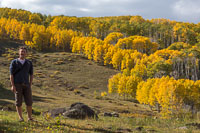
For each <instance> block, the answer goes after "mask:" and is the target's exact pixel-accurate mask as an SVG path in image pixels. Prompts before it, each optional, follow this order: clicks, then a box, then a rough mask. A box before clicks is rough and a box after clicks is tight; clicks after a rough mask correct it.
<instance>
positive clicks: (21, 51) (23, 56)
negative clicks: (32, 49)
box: [19, 49, 26, 58]
mask: <svg viewBox="0 0 200 133" xmlns="http://www.w3.org/2000/svg"><path fill="white" fill-rule="evenodd" d="M19 57H20V58H25V57H26V50H25V49H20V50H19Z"/></svg>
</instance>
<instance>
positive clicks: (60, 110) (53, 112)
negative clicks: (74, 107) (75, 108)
mask: <svg viewBox="0 0 200 133" xmlns="http://www.w3.org/2000/svg"><path fill="white" fill-rule="evenodd" d="M65 111H66V108H56V109H52V110H49V111H48V113H49V114H50V116H51V117H56V116H59V115H60V114H61V115H62V113H64V112H65Z"/></svg>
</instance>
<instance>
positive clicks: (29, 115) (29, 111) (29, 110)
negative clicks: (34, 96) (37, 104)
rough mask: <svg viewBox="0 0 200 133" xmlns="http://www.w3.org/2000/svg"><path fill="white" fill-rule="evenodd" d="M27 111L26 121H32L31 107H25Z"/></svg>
mask: <svg viewBox="0 0 200 133" xmlns="http://www.w3.org/2000/svg"><path fill="white" fill-rule="evenodd" d="M26 109H27V114H28V119H29V120H31V119H32V106H26Z"/></svg>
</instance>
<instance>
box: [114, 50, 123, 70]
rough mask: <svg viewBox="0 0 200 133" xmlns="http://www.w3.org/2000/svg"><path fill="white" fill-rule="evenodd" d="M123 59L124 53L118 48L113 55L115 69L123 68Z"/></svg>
mask: <svg viewBox="0 0 200 133" xmlns="http://www.w3.org/2000/svg"><path fill="white" fill-rule="evenodd" d="M122 60H123V53H122V50H121V49H118V50H117V51H116V52H115V53H114V54H113V57H112V65H113V67H114V68H115V69H118V70H121V63H122Z"/></svg>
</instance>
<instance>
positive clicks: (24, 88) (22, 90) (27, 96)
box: [15, 84, 33, 107]
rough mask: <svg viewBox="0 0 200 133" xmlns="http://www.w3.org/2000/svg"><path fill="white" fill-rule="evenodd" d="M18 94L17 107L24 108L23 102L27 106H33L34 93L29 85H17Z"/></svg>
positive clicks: (16, 94) (16, 95)
mask: <svg viewBox="0 0 200 133" xmlns="http://www.w3.org/2000/svg"><path fill="white" fill-rule="evenodd" d="M15 87H16V93H15V105H16V106H18V107H20V106H22V101H23V98H24V101H25V103H26V105H27V106H32V104H33V100H32V91H31V88H30V87H29V85H25V84H15Z"/></svg>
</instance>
